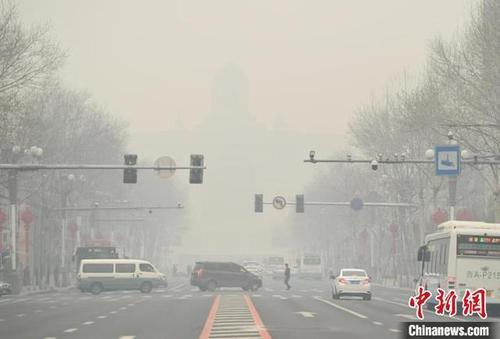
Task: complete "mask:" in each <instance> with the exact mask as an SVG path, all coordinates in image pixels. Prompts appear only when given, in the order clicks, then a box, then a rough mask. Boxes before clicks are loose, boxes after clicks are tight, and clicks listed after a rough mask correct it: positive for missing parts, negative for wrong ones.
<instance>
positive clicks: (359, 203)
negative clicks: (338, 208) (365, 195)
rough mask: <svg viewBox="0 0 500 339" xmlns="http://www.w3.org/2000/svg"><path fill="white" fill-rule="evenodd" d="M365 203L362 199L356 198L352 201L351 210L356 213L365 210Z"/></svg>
mask: <svg viewBox="0 0 500 339" xmlns="http://www.w3.org/2000/svg"><path fill="white" fill-rule="evenodd" d="M364 204H365V203H364V202H363V200H362V199H361V198H354V199H352V200H351V208H352V209H353V210H355V211H359V210H361V209H362V208H363V206H364Z"/></svg>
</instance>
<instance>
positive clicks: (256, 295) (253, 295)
mask: <svg viewBox="0 0 500 339" xmlns="http://www.w3.org/2000/svg"><path fill="white" fill-rule="evenodd" d="M252 297H257V298H258V297H262V294H252Z"/></svg>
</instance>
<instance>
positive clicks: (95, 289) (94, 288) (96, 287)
mask: <svg viewBox="0 0 500 339" xmlns="http://www.w3.org/2000/svg"><path fill="white" fill-rule="evenodd" d="M102 290H103V287H102V284H101V283H97V282H95V283H93V284H92V285H90V292H91V293H92V294H95V295H97V294H99V293H101V292H102Z"/></svg>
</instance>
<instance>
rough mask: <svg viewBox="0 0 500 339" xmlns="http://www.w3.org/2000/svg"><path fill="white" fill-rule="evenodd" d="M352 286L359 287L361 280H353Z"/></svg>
mask: <svg viewBox="0 0 500 339" xmlns="http://www.w3.org/2000/svg"><path fill="white" fill-rule="evenodd" d="M351 284H354V285H359V280H351Z"/></svg>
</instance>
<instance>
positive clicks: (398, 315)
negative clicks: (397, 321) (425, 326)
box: [394, 313, 417, 321]
mask: <svg viewBox="0 0 500 339" xmlns="http://www.w3.org/2000/svg"><path fill="white" fill-rule="evenodd" d="M394 316H395V317H402V318H406V319H410V320H414V321H416V320H417V319H415V316H412V315H411V314H401V313H398V314H394Z"/></svg>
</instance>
